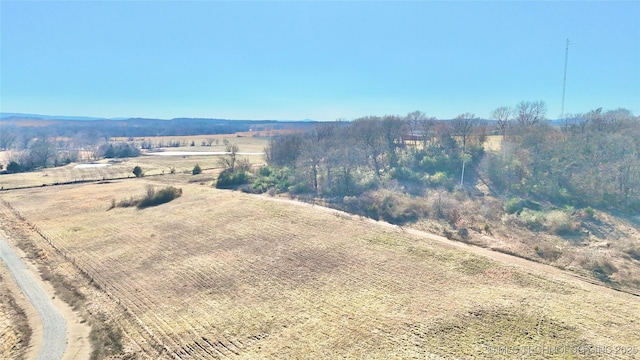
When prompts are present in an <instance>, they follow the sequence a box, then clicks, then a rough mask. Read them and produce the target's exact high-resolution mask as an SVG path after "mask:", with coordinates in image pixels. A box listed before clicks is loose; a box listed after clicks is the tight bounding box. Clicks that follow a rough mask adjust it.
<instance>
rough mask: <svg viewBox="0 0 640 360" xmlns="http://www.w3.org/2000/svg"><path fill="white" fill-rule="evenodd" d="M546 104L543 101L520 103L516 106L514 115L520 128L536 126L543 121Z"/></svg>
mask: <svg viewBox="0 0 640 360" xmlns="http://www.w3.org/2000/svg"><path fill="white" fill-rule="evenodd" d="M546 114H547V104H545V102H544V101H542V100H538V101H521V102H519V103H518V105H516V108H515V115H516V120H517V121H518V124H519V125H521V126H531V125H536V124H538V123H539V122H540V121H543V120H544V119H545V115H546Z"/></svg>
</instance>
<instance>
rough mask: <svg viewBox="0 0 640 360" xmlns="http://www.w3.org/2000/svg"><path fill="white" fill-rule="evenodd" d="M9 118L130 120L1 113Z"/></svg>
mask: <svg viewBox="0 0 640 360" xmlns="http://www.w3.org/2000/svg"><path fill="white" fill-rule="evenodd" d="M7 118H28V119H42V120H80V121H91V120H126V119H128V118H126V117H117V118H100V117H91V116H68V115H41V114H25V113H9V112H0V119H7Z"/></svg>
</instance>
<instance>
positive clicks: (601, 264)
mask: <svg viewBox="0 0 640 360" xmlns="http://www.w3.org/2000/svg"><path fill="white" fill-rule="evenodd" d="M617 271H618V269H617V268H616V267H615V266H614V265H613V264H611V263H610V262H608V261H606V260H600V261H598V262H596V263H595V264H594V265H593V267H592V268H591V272H592V273H593V276H594V277H596V278H597V279H598V280H600V281H602V282H603V283H607V284H610V283H611V282H612V281H611V275H613V273H615V272H617Z"/></svg>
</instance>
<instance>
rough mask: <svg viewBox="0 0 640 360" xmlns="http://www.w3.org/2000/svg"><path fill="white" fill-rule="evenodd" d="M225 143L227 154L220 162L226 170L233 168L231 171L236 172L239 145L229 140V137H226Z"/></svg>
mask: <svg viewBox="0 0 640 360" xmlns="http://www.w3.org/2000/svg"><path fill="white" fill-rule="evenodd" d="M223 144H224V151H225V152H226V154H225V155H223V156H222V157H220V159H219V160H218V164H220V166H222V167H224V168H225V170H226V169H231V172H234V171H235V167H236V157H237V153H238V151H239V150H240V148H238V145H236V144H233V143H231V142H229V140H227V139H224V141H223Z"/></svg>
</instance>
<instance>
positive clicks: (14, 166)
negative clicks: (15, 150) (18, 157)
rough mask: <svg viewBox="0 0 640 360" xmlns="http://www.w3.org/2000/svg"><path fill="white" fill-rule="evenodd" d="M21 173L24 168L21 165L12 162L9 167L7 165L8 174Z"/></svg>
mask: <svg viewBox="0 0 640 360" xmlns="http://www.w3.org/2000/svg"><path fill="white" fill-rule="evenodd" d="M21 171H22V166H20V164H18V163H17V162H15V161H12V162H10V163H9V165H7V172H8V173H19V172H21Z"/></svg>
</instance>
